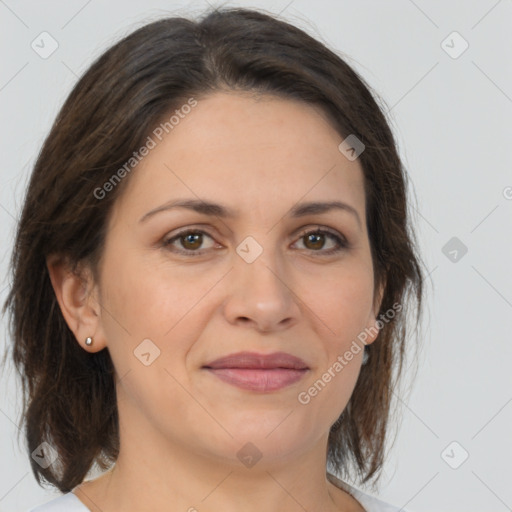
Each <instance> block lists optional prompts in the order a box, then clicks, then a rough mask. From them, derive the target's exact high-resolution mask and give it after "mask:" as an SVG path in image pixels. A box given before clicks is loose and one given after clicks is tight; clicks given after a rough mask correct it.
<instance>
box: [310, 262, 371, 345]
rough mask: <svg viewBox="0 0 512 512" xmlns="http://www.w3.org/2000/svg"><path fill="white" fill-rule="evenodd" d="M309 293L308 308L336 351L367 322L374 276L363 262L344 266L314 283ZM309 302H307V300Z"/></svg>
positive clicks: (350, 339)
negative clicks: (312, 292)
mask: <svg viewBox="0 0 512 512" xmlns="http://www.w3.org/2000/svg"><path fill="white" fill-rule="evenodd" d="M314 289H315V290H316V291H315V293H314V294H311V293H310V294H309V296H310V299H309V301H311V302H310V304H308V305H309V306H310V307H311V309H312V310H313V311H314V312H315V313H316V314H317V316H318V318H320V319H321V320H322V321H323V324H324V328H325V329H326V331H327V332H328V333H329V336H330V337H332V344H331V346H332V347H333V348H334V347H335V348H336V349H337V350H339V349H341V348H343V347H344V346H345V345H346V344H347V343H348V344H350V342H351V341H352V339H353V338H355V337H357V335H358V334H359V333H360V332H361V331H362V330H364V328H365V327H366V325H367V323H368V318H369V315H370V314H371V312H372V311H371V310H372V301H373V276H372V274H371V271H370V273H369V271H368V269H367V267H366V266H365V265H362V264H354V265H350V266H349V265H346V266H345V267H343V268H340V270H339V272H336V271H334V272H332V273H331V274H330V275H329V276H328V277H326V278H325V281H323V282H320V283H318V282H317V283H316V286H315V288H314ZM309 301H308V302H309Z"/></svg>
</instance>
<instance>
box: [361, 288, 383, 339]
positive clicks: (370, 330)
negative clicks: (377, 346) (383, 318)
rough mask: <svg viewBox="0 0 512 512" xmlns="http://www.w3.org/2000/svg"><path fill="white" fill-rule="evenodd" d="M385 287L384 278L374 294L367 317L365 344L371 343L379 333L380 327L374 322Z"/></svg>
mask: <svg viewBox="0 0 512 512" xmlns="http://www.w3.org/2000/svg"><path fill="white" fill-rule="evenodd" d="M385 289H386V281H385V280H384V281H383V282H382V283H381V285H380V286H379V288H378V290H376V292H375V294H374V300H373V308H372V312H371V314H370V315H369V317H368V324H367V325H366V333H367V334H368V337H367V338H366V341H365V344H366V345H370V344H371V343H373V342H374V341H375V340H376V339H377V336H378V335H379V331H380V329H379V328H378V327H377V326H376V325H375V324H376V322H377V313H378V312H379V309H380V305H381V304H382V299H383V297H384V290H385Z"/></svg>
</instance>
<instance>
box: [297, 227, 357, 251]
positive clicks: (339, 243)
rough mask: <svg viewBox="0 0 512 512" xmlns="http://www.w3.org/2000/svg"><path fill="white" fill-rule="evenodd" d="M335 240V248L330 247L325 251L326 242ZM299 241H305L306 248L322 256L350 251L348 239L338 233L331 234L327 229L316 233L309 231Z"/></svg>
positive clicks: (318, 230)
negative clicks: (345, 250) (344, 250)
mask: <svg viewBox="0 0 512 512" xmlns="http://www.w3.org/2000/svg"><path fill="white" fill-rule="evenodd" d="M329 239H331V240H333V241H334V247H330V248H328V249H327V250H323V249H324V247H325V244H326V240H329ZM299 240H303V241H304V242H303V243H304V246H305V247H306V249H307V250H310V251H313V252H318V253H320V254H321V255H330V254H334V253H336V252H339V251H341V250H342V249H348V247H349V244H348V242H347V241H346V239H345V238H344V237H342V236H340V235H338V234H336V233H331V232H330V231H327V230H325V229H317V230H315V231H307V232H305V233H302V235H301V237H300V239H299Z"/></svg>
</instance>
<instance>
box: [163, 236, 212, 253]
mask: <svg viewBox="0 0 512 512" xmlns="http://www.w3.org/2000/svg"><path fill="white" fill-rule="evenodd" d="M204 236H206V237H208V238H209V239H210V240H213V238H212V237H211V236H210V235H209V234H208V233H206V232H205V231H202V230H191V229H188V230H186V231H182V232H180V233H178V234H177V235H175V236H173V237H172V238H169V239H167V240H164V246H165V247H167V248H171V247H172V246H174V244H175V242H179V243H180V245H181V247H182V248H184V249H185V250H182V249H178V248H176V247H174V248H173V249H171V250H174V251H176V252H178V253H181V254H187V255H190V256H198V255H201V254H203V252H204V251H202V250H200V251H198V250H197V249H199V247H201V245H202V244H203V237H204Z"/></svg>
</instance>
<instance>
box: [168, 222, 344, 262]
mask: <svg viewBox="0 0 512 512" xmlns="http://www.w3.org/2000/svg"><path fill="white" fill-rule="evenodd" d="M191 234H193V235H199V234H201V235H206V236H208V237H210V238H211V239H212V240H213V237H212V236H211V235H210V234H209V233H208V232H206V231H203V230H201V229H190V228H188V229H186V230H183V231H181V232H179V233H177V234H176V235H174V236H173V237H172V238H168V239H165V240H163V246H164V248H166V249H169V248H170V245H171V244H172V243H173V242H174V241H177V240H179V239H180V238H183V237H184V236H186V235H191ZM311 234H315V235H318V234H321V235H328V236H330V237H331V238H332V239H334V241H335V242H336V244H337V246H336V247H334V248H332V249H329V250H327V251H324V250H322V249H319V250H317V251H315V250H313V249H306V250H309V251H310V252H314V253H320V255H321V256H331V255H333V254H336V253H338V252H340V251H342V250H344V249H348V248H349V243H348V242H347V240H346V239H345V238H344V237H343V236H340V235H338V234H336V233H334V232H332V231H329V230H327V229H320V228H319V229H313V230H309V231H304V232H302V233H301V234H300V236H299V238H298V240H300V239H302V238H304V237H306V236H307V235H311ZM169 250H172V251H173V252H177V253H179V254H184V255H186V256H201V255H203V254H204V253H205V252H206V251H207V250H208V249H206V250H196V251H194V250H191V249H188V250H185V249H169Z"/></svg>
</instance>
